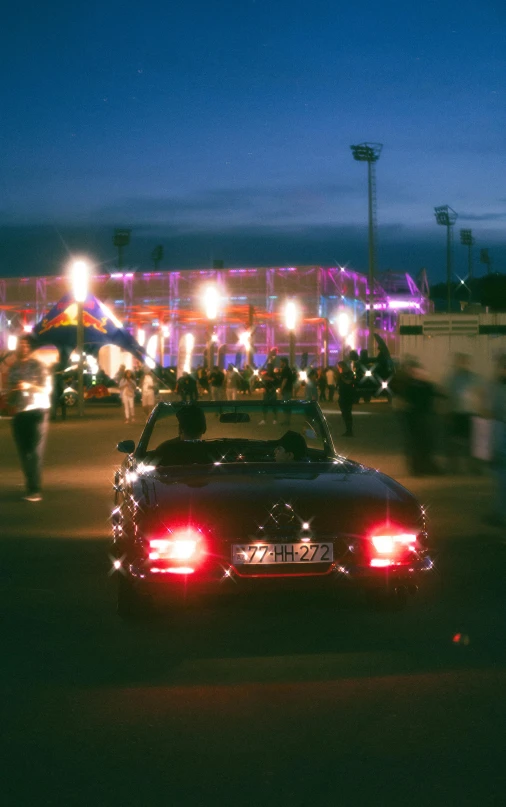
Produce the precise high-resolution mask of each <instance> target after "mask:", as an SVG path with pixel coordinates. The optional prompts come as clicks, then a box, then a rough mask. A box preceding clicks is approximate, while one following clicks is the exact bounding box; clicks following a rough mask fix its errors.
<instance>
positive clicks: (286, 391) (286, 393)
mask: <svg viewBox="0 0 506 807" xmlns="http://www.w3.org/2000/svg"><path fill="white" fill-rule="evenodd" d="M279 378H280V380H281V398H282V400H283V401H290V400H291V399H292V398H293V370H292V369H291V367H290V365H289V363H288V359H285V358H282V359H281V372H280V374H279Z"/></svg>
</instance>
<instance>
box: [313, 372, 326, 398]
mask: <svg viewBox="0 0 506 807" xmlns="http://www.w3.org/2000/svg"><path fill="white" fill-rule="evenodd" d="M316 384H317V386H318V400H319V401H324V400H325V390H326V389H327V377H326V375H325V370H324V369H323V367H320V369H319V370H318V381H317V382H316Z"/></svg>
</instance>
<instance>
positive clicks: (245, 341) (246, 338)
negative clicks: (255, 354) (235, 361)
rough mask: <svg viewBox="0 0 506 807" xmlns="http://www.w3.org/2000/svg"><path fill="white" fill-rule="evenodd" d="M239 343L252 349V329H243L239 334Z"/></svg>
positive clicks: (247, 348) (246, 348) (245, 347)
mask: <svg viewBox="0 0 506 807" xmlns="http://www.w3.org/2000/svg"><path fill="white" fill-rule="evenodd" d="M239 344H240V345H242V346H243V347H244V349H245V350H246V351H248V350H251V331H243V332H242V333H240V334H239Z"/></svg>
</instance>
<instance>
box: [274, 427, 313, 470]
mask: <svg viewBox="0 0 506 807" xmlns="http://www.w3.org/2000/svg"><path fill="white" fill-rule="evenodd" d="M274 460H275V462H303V461H304V460H307V446H306V441H305V440H304V438H303V436H302V434H298V432H294V431H287V432H285V433H284V435H283V437H281V439H280V440H278V444H277V446H276V448H275V449H274Z"/></svg>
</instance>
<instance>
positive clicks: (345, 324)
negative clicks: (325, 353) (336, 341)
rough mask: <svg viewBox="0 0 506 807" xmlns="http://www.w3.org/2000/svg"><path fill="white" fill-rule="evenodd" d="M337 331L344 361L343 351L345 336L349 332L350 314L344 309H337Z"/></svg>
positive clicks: (344, 348)
mask: <svg viewBox="0 0 506 807" xmlns="http://www.w3.org/2000/svg"><path fill="white" fill-rule="evenodd" d="M337 332H338V333H339V336H340V337H341V340H342V341H341V345H342V347H341V353H342V359H343V361H344V352H345V350H346V337H347V336H348V334H349V332H350V315H349V314H348V313H347V312H346V311H339V313H338V315H337Z"/></svg>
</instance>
